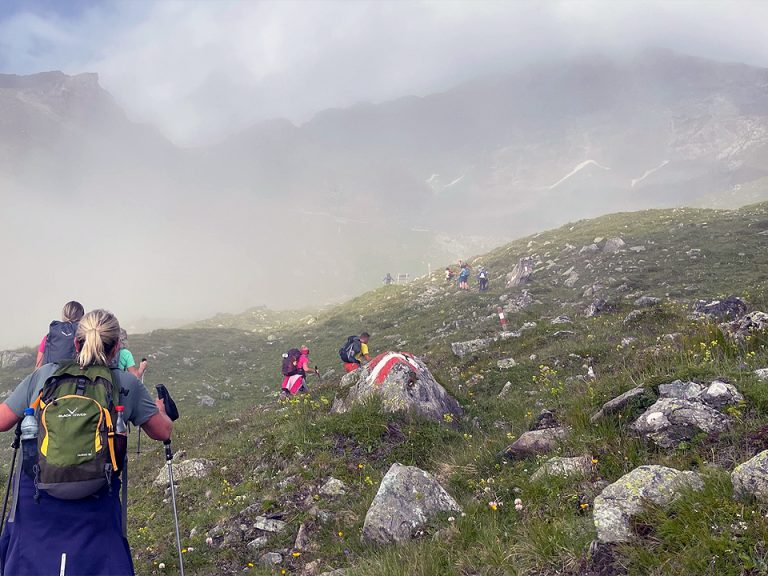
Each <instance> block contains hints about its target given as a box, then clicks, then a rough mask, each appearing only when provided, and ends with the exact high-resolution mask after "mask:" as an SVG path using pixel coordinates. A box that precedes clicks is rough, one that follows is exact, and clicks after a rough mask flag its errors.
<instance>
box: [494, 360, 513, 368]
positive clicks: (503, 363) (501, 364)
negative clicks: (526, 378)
mask: <svg viewBox="0 0 768 576" xmlns="http://www.w3.org/2000/svg"><path fill="white" fill-rule="evenodd" d="M496 366H497V367H498V368H499V369H500V370H509V369H510V368H514V367H515V366H517V362H515V359H514V358H503V359H502V360H497V361H496Z"/></svg>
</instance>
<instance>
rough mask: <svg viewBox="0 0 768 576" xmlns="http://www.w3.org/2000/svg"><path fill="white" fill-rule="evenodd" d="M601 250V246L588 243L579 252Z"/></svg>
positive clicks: (589, 252) (585, 252)
mask: <svg viewBox="0 0 768 576" xmlns="http://www.w3.org/2000/svg"><path fill="white" fill-rule="evenodd" d="M599 251H600V247H599V246H598V245H597V244H587V245H586V246H583V247H582V248H581V250H579V254H591V253H594V252H599Z"/></svg>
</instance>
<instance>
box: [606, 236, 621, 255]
mask: <svg viewBox="0 0 768 576" xmlns="http://www.w3.org/2000/svg"><path fill="white" fill-rule="evenodd" d="M626 245H627V244H626V242H624V240H622V239H621V238H618V237H616V238H608V240H606V241H605V245H603V252H605V253H606V254H615V253H616V252H620V251H622V250H624V248H625V247H626Z"/></svg>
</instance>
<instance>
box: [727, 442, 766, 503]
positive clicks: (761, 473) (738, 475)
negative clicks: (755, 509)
mask: <svg viewBox="0 0 768 576" xmlns="http://www.w3.org/2000/svg"><path fill="white" fill-rule="evenodd" d="M731 483H732V484H733V495H734V496H735V497H736V498H749V497H752V498H755V499H756V500H757V501H758V502H760V503H761V504H768V450H764V451H763V452H760V454H758V455H757V456H755V457H754V458H752V459H751V460H747V461H746V462H744V463H743V464H739V465H738V466H736V468H735V469H734V470H733V472H732V473H731Z"/></svg>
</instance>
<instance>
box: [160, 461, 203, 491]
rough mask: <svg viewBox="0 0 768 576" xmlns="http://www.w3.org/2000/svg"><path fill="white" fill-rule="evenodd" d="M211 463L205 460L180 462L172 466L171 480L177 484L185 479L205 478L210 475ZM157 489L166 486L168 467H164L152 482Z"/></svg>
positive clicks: (168, 482) (167, 482)
mask: <svg viewBox="0 0 768 576" xmlns="http://www.w3.org/2000/svg"><path fill="white" fill-rule="evenodd" d="M212 469H213V462H211V461H210V460H206V459H205V458H192V459H191V460H182V461H181V462H179V463H177V464H174V465H173V480H174V482H175V483H177V484H178V483H179V482H181V481H182V480H185V479H187V478H205V477H206V476H208V474H210V473H211V470H212ZM153 484H154V485H155V486H157V487H158V488H162V487H165V486H168V485H169V484H170V480H169V479H168V467H167V466H164V467H163V468H162V469H161V470H160V473H159V474H158V475H157V478H155V481H154V482H153Z"/></svg>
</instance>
